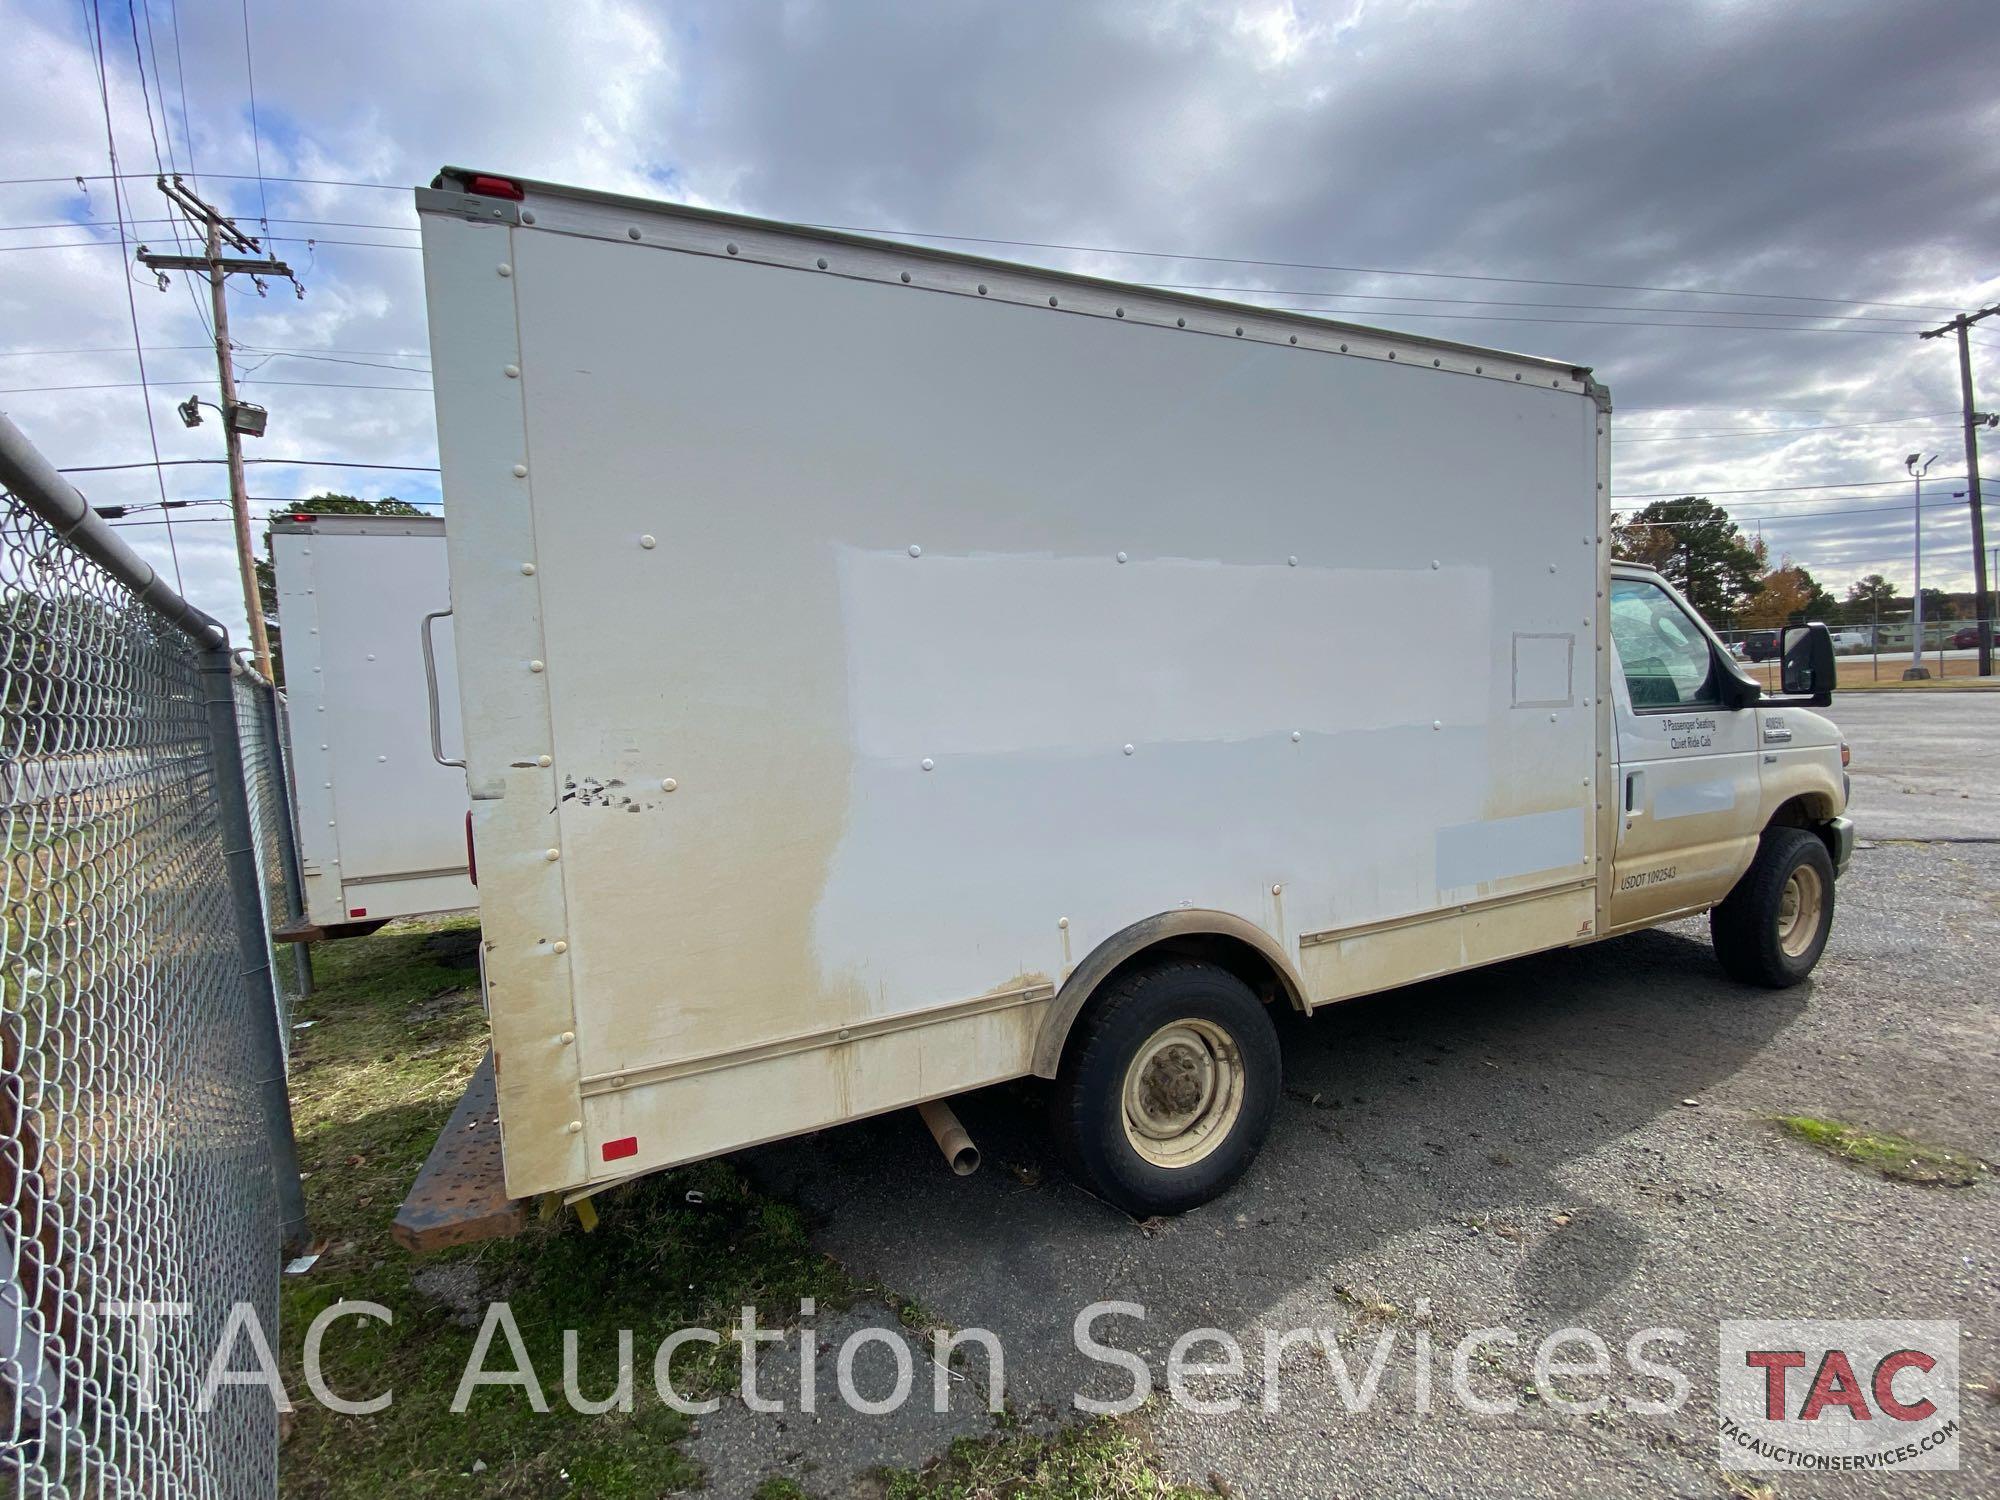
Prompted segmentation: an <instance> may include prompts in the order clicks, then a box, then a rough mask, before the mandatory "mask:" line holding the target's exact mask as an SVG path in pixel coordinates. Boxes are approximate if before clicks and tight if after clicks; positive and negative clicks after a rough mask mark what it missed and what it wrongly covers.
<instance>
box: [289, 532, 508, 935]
mask: <svg viewBox="0 0 2000 1500" xmlns="http://www.w3.org/2000/svg"><path fill="white" fill-rule="evenodd" d="M271 561H272V566H273V568H274V569H275V571H276V573H277V585H278V618H279V620H280V621H281V622H282V639H283V643H284V652H285V687H286V696H287V698H288V700H289V703H290V716H289V727H290V738H291V758H292V772H293V780H294V784H295V787H296V798H295V800H296V808H295V811H296V814H297V836H298V846H299V861H300V865H301V867H302V869H303V873H304V882H305V908H306V909H305V917H304V920H303V921H302V922H301V923H299V924H298V925H297V927H296V928H294V929H293V930H291V931H289V932H288V933H287V934H286V936H290V937H298V938H305V939H314V938H321V937H339V936H342V935H343V934H345V933H352V932H357V931H369V930H372V929H373V928H375V927H379V926H380V925H381V924H382V923H383V922H385V921H389V920H391V919H393V918H396V917H411V916H420V915H424V914H428V913H436V912H453V911H464V910H468V909H470V908H471V907H473V906H474V905H476V904H477V903H478V894H477V892H475V891H474V890H473V888H472V882H471V880H470V878H469V877H468V875H467V871H466V863H467V853H466V825H465V814H466V797H465V780H464V778H463V776H461V775H460V773H459V772H458V771H457V770H456V769H453V768H449V767H445V766H441V765H439V764H438V761H437V759H436V758H435V757H434V756H433V745H432V726H431V723H430V720H429V717H428V709H427V706H426V692H425V675H424V660H423V639H422V636H421V634H420V632H421V631H422V629H423V627H424V624H425V619H424V617H425V616H426V615H428V614H431V613H433V612H435V611H443V610H446V609H447V608H448V607H449V602H450V598H451V582H450V573H449V570H448V568H447V565H446V561H445V542H444V521H443V520H442V519H441V518H439V517H437V516H361V515H325V514H318V513H311V512H295V513H284V514H280V515H277V516H274V517H273V518H272V521H271ZM451 644H452V643H451V627H450V623H449V621H444V622H440V623H439V624H438V626H437V643H436V645H437V653H438V657H439V660H438V663H437V668H436V675H437V677H438V678H439V679H440V680H441V681H442V682H444V683H445V684H446V685H447V687H448V688H449V689H451V690H449V691H447V692H445V693H444V694H443V695H442V697H441V699H440V700H439V701H440V704H441V707H440V712H441V714H442V715H443V720H442V722H441V724H440V725H439V726H438V727H439V732H440V733H441V735H442V736H443V739H444V742H445V743H446V744H448V745H451V746H456V745H457V743H458V740H459V729H458V694H457V692H456V691H455V687H456V684H455V681H454V679H455V676H456V673H455V668H454V665H453V659H452V650H451Z"/></svg>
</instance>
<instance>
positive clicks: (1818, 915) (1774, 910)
mask: <svg viewBox="0 0 2000 1500" xmlns="http://www.w3.org/2000/svg"><path fill="white" fill-rule="evenodd" d="M1832 928H1833V858H1832V856H1831V855H1829V854H1828V853H1827V852H1826V845H1825V844H1823V843H1821V842H1820V840H1819V837H1818V836H1817V835H1816V834H1813V833H1811V832H1809V831H1808V830H1806V829H1804V828H1767V829H1765V830H1764V837H1763V840H1762V842H1761V843H1760V844H1759V845H1758V848H1757V858H1756V859H1755V860H1754V861H1752V862H1751V865H1750V868H1749V869H1748V870H1747V871H1745V872H1744V875H1743V878H1742V879H1741V880H1739V881H1737V882H1736V889H1735V890H1733V891H1731V892H1730V893H1729V895H1728V896H1727V897H1725V898H1724V900H1723V902H1722V904H1721V905H1720V906H1718V907H1716V908H1715V909H1714V910H1713V911H1711V912H1710V913H1709V914H1708V931H1709V936H1710V938H1711V939H1713V941H1714V943H1715V956H1716V957H1717V958H1718V959H1720V960H1721V961H1722V967H1723V968H1724V969H1726V970H1727V971H1728V972H1729V974H1730V976H1731V977H1732V978H1735V979H1740V980H1742V981H1743V982H1744V983H1746V984H1761V985H1764V986H1766V987H1768V988H1770V989H1774V990H1782V989H1788V988H1789V987H1791V986H1792V985H1795V984H1797V983H1798V982H1799V981H1800V980H1802V979H1804V978H1805V977H1806V976H1807V975H1808V974H1810V973H1812V971H1813V965H1814V964H1816V963H1818V962H1819V956H1820V954H1821V953H1822V952H1823V951H1824V950H1825V948H1826V938H1827V934H1828V933H1829V932H1830V931H1831V930H1832Z"/></svg>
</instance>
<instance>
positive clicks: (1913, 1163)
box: [1777, 1115, 1991, 1187]
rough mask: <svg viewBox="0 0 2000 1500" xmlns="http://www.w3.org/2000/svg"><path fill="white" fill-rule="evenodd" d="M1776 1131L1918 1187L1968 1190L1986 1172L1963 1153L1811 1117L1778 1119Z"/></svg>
mask: <svg viewBox="0 0 2000 1500" xmlns="http://www.w3.org/2000/svg"><path fill="white" fill-rule="evenodd" d="M1777 1124H1778V1127H1779V1129H1781V1130H1783V1131H1784V1132H1785V1133H1786V1134H1788V1135H1791V1136H1793V1137H1795V1138H1796V1139H1798V1140H1801V1141H1804V1142H1805V1143H1806V1144H1807V1145H1808V1146H1813V1147H1815V1148H1817V1149H1818V1150H1821V1151H1824V1152H1825V1153H1826V1154H1827V1155H1829V1156H1833V1157H1837V1158H1839V1159H1840V1160H1841V1161H1844V1162H1848V1163H1851V1164H1852V1165H1854V1166H1857V1167H1861V1168H1864V1169H1865V1170H1867V1171H1871V1172H1874V1173H1876V1174H1877V1175H1879V1176H1882V1177H1886V1178H1888V1179H1889V1180H1890V1181H1892V1182H1909V1183H1915V1184H1916V1185H1917V1186H1919V1187H1971V1186H1972V1185H1973V1184H1974V1183H1977V1182H1979V1181H1981V1180H1982V1179H1984V1178H1985V1177H1987V1176H1988V1174H1989V1173H1990V1171H1991V1168H1989V1167H1988V1165H1987V1164H1986V1163H1985V1162H1983V1161H1981V1160H1980V1159H1979V1158H1978V1157H1976V1156H1971V1155H1968V1154H1967V1153H1965V1152H1963V1151H1946V1150H1943V1149H1941V1148H1940V1147H1937V1146H1926V1145H1924V1144H1922V1143H1921V1142H1918V1141H1912V1140H1908V1139H1906V1138H1904V1137H1903V1136H1900V1135H1889V1134H1886V1133H1884V1132H1881V1131H1875V1130H1869V1129H1866V1128H1865V1127H1863V1126H1860V1125H1849V1124H1846V1123H1844V1122H1843V1121H1840V1120H1822V1119H1818V1118H1815V1117H1814V1116H1812V1115H1780V1116H1779V1117H1778V1120H1777Z"/></svg>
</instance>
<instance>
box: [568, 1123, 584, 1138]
mask: <svg viewBox="0 0 2000 1500" xmlns="http://www.w3.org/2000/svg"><path fill="white" fill-rule="evenodd" d="M563 1129H564V1130H566V1131H568V1132H569V1133H570V1134H571V1135H581V1134H582V1133H583V1121H581V1120H571V1121H570V1122H569V1124H567V1125H565V1126H563Z"/></svg>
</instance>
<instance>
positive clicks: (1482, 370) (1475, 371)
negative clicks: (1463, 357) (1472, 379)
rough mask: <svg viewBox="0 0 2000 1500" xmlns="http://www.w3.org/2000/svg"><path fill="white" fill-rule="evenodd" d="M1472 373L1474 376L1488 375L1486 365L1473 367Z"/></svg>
mask: <svg viewBox="0 0 2000 1500" xmlns="http://www.w3.org/2000/svg"><path fill="white" fill-rule="evenodd" d="M1472 373H1473V374H1475V375H1484V374H1485V373H1486V366H1484V365H1474V366H1473V367H1472Z"/></svg>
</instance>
